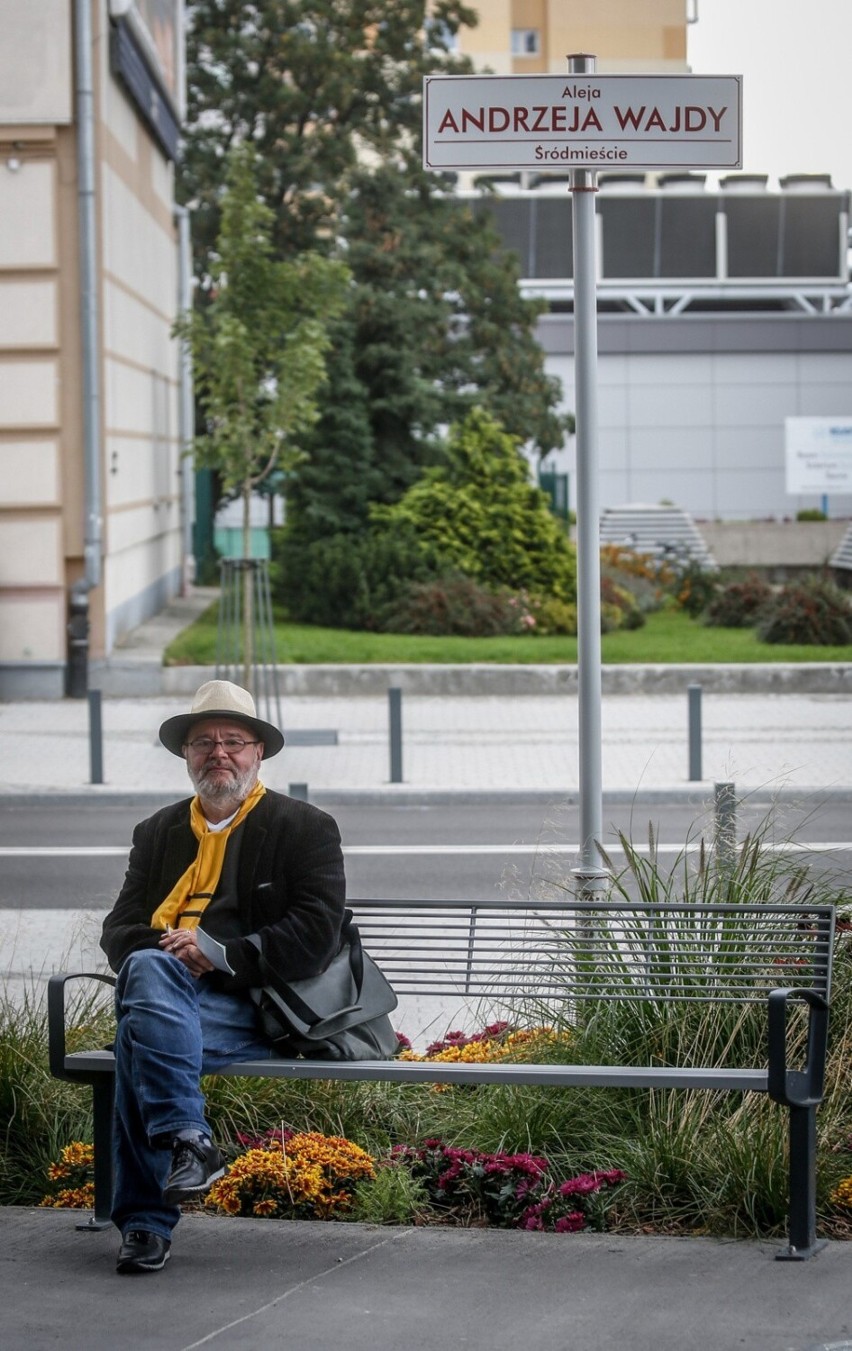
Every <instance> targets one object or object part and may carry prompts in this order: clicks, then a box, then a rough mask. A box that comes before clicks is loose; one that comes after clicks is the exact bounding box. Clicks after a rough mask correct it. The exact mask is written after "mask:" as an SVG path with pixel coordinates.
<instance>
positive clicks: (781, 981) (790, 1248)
mask: <svg viewBox="0 0 852 1351" xmlns="http://www.w3.org/2000/svg"><path fill="white" fill-rule="evenodd" d="M351 905H352V908H353V910H354V912H355V916H356V919H357V921H358V925H359V927H360V930H361V934H362V937H363V940H364V944H365V947H366V948H367V949H368V950H369V951H370V952H371V953H372V954H373V956H374V957H375V958H376V960H377V961H378V962H379V963H380V965H381V966H382V968H383V970H384V971H385V973H386V974H387V976H388V978H389V980H390V981H391V983H392V984H393V986H394V988H395V989H396V991H397V993H398V995H399V996H400V1012H401V1014H403V1016H404V1012H405V1008H406V1006H408V1007H412V1005H411V1001H414V1007H417V1006H418V1004H419V1005H420V1006H421V1008H425V1009H426V1011H427V1012H428V1013H429V1014H432V1013H433V1011H434V1010H435V1008H436V1007H437V1008H440V1009H441V1011H442V1013H443V1014H444V1016H445V1017H451V1018H453V1019H456V1020H459V1021H461V1020H462V1019H465V1018H466V1020H467V1023H468V1026H477V1027H481V1026H482V1025H483V1024H484V1023H485V1022H488V1021H491V1020H494V1019H497V1018H509V1019H510V1020H512V1021H515V1022H517V1023H521V1024H522V1025H525V1026H539V1025H546V1024H547V1023H548V1020H549V1019H551V1018H553V1017H554V1015H555V1014H556V1013H557V1011H558V1012H559V1015H560V1024H561V1025H566V1024H567V1025H569V1026H570V1025H571V1024H576V1023H579V1022H582V1020H583V1018H584V1017H585V1016H586V1015H587V1014H588V1013H589V1012H590V1011H591V1010H592V1009H593V1008H594V1007H595V1006H597V1007H598V1008H600V1007H601V1006H602V1005H604V1004H611V1003H613V1002H614V1001H632V1002H634V1003H645V1004H647V1005H653V1004H656V1003H659V1002H661V1001H664V1002H665V1003H666V1004H667V1005H672V1004H675V1005H678V1006H682V1007H683V1009H684V1011H686V1010H687V1008H688V1007H689V1006H694V1005H695V1004H696V1003H699V1004H703V1005H728V1006H736V1005H739V1006H743V1005H754V1004H757V1005H760V1006H765V1008H766V1034H767V1039H766V1056H765V1059H764V1058H763V1057H761V1061H762V1063H760V1064H747V1065H741V1064H736V1063H732V1064H729V1063H726V1064H721V1065H720V1064H712V1065H702V1064H700V1063H699V1064H676V1065H668V1064H648V1065H618V1064H597V1065H589V1064H552V1063H543V1064H507V1063H502V1062H497V1063H493V1062H492V1063H486V1064H465V1063H458V1062H455V1063H441V1062H421V1061H404V1060H390V1061H351V1062H328V1061H316V1060H285V1059H274V1060H264V1061H251V1062H243V1063H240V1064H235V1065H234V1066H232V1067H228V1068H227V1069H225V1070H223V1071H221V1072H222V1073H224V1074H229V1075H239V1076H244V1077H264V1078H266V1077H281V1078H288V1079H338V1080H381V1081H384V1082H391V1083H397V1084H424V1083H442V1084H485V1085H487V1084H539V1085H549V1086H551V1087H554V1088H570V1087H574V1086H578V1085H587V1086H598V1087H609V1088H647V1089H693V1090H695V1089H706V1090H709V1091H711V1092H737V1093H744V1092H753V1093H767V1094H768V1095H769V1097H770V1098H771V1099H772V1100H773V1101H775V1102H777V1103H779V1104H781V1105H782V1106H784V1107H786V1108H787V1109H788V1111H789V1142H790V1148H789V1216H788V1221H789V1223H788V1235H789V1243H788V1245H787V1246H786V1247H785V1248H784V1249H783V1250H782V1251H781V1252H779V1254H778V1256H779V1258H781V1259H786V1260H796V1261H800V1260H804V1259H806V1258H809V1257H811V1256H812V1255H813V1254H814V1253H815V1252H817V1251H818V1250H819V1248H821V1247H822V1246H823V1244H822V1243H821V1242H819V1241H818V1240H817V1237H816V1228H815V1226H816V1108H817V1106H818V1105H819V1103H820V1102H821V1100H822V1096H823V1080H824V1070H825V1058H826V1041H827V1030H828V1007H829V997H830V985H831V961H832V949H833V942H834V907H833V906H830V905H813V906H811V905H781V904H779V905H748V904H742V905H722V904H694V903H691V904H686V903H683V904H678V903H676V902H668V903H664V904H654V905H651V904H647V903H639V902H636V903H631V902H626V901H623V900H616V901H608V902H591V901H587V902H581V901H573V900H566V901H549V902H528V903H519V902H517V901H484V902H476V903H471V902H470V901H458V902H454V901H353V902H351ZM90 978H92V977H91V976H90V975H89V974H87V973H74V974H59V975H54V976H52V977H51V979H50V981H49V986H48V1025H49V1052H50V1068H51V1072H52V1073H53V1074H54V1075H55V1076H56V1077H57V1078H60V1079H67V1080H71V1081H73V1082H78V1083H85V1084H90V1085H91V1086H92V1091H93V1096H94V1146H95V1208H94V1215H93V1217H92V1219H90V1220H89V1221H88V1224H87V1225H82V1226H81V1227H84V1228H86V1227H89V1228H91V1227H98V1228H99V1227H101V1226H102V1225H104V1224H106V1223H108V1218H109V1208H110V1197H111V1190H112V1174H111V1137H112V1110H113V1086H114V1060H113V1055H112V1052H111V1051H108V1050H106V1051H105V1050H93V1051H73V1052H69V1051H68V1049H67V1046H66V1008H65V994H66V987H67V985H68V982H69V981H73V980H77V979H90ZM94 978H95V979H98V980H102V981H106V982H107V983H110V982H112V977H110V976H104V975H96V976H95V977H94ZM793 1010H796V1011H798V1015H797V1019H796V1031H795V1032H794V1031H793V1022H794V1019H793V1016H792V1012H793ZM734 1011H735V1010H734ZM788 1015H790V1016H789V1017H788ZM788 1024H789V1026H788ZM448 1025H458V1023H456V1024H452V1023H450V1024H448V1023H447V1022H446V1021H444V1022H443V1024H442V1026H443V1027H444V1028H446V1027H447V1026H448ZM569 1041H570V1038H569ZM730 1059H733V1057H731V1058H730ZM793 1060H795V1062H796V1067H795V1068H794V1067H793V1065H792V1063H790V1062H792V1061H793Z"/></svg>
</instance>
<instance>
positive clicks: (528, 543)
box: [373, 408, 576, 601]
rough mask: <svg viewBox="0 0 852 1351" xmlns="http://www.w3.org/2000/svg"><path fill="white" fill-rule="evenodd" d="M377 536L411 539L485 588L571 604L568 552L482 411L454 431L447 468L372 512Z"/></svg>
mask: <svg viewBox="0 0 852 1351" xmlns="http://www.w3.org/2000/svg"><path fill="white" fill-rule="evenodd" d="M373 521H374V524H375V526H376V527H377V528H378V529H379V530H383V529H384V530H391V531H393V532H399V533H402V532H406V531H413V532H414V533H415V534H416V537H417V539H418V541H419V542H420V544H421V547H422V548H423V549H424V551H428V552H429V553H430V554H431V555H433V556H434V557H436V558H437V559H438V560H439V561H440V563H441V564H442V565H443V566H444V567H452V568H455V569H457V570H458V571H459V572H462V573H464V574H465V575H466V576H468V577H473V578H475V579H476V580H477V581H479V582H481V583H482V584H483V585H485V586H488V587H491V588H500V587H508V588H510V589H512V590H515V591H517V590H519V589H524V590H527V591H529V592H530V593H532V594H535V595H539V596H544V597H556V598H557V599H559V600H562V601H573V600H574V599H575V594H576V559H575V553H574V548H573V545H572V544H571V543H570V542H569V540H568V539H567V537H566V536H565V534H564V533H563V531H562V530H561V528H560V526H559V523H558V522H557V520H556V518H555V517H554V516H553V514H552V513H551V511H550V509H549V507H548V499H547V496H546V495H545V494H544V493H543V492H542V491H541V490H540V489H539V488H536V487H534V486H533V484H532V483H530V481H529V474H528V470H527V464H526V461H525V459H524V457H523V455H522V453H521V451H520V450H519V448H518V444H517V441H516V440H515V439H514V438H513V437H511V436H509V435H508V434H507V433H506V432H505V431H504V430H503V428H502V427H501V426H500V424H499V423H498V422H495V420H494V419H493V418H492V417H490V416H489V414H488V413H486V412H485V411H484V410H483V409H481V408H477V409H474V410H473V411H472V412H470V413H469V414H468V415H467V417H466V418H465V420H464V422H463V423H461V424H460V425H459V426H456V427H453V428H452V429H451V432H450V437H449V441H448V445H447V460H446V463H445V464H443V465H439V466H436V467H435V468H433V469H429V470H427V471H426V473H425V474H423V476H422V477H421V478H420V479H419V480H418V481H417V483H415V484H414V485H413V486H412V487H411V488H409V490H408V492H407V493H406V494H405V496H404V497H402V498H401V499H400V501H399V502H396V503H395V504H394V505H392V506H386V507H376V508H374V511H373Z"/></svg>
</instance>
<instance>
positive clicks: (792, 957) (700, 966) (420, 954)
mask: <svg viewBox="0 0 852 1351" xmlns="http://www.w3.org/2000/svg"><path fill="white" fill-rule="evenodd" d="M350 905H351V906H352V909H353V911H354V913H355V918H356V920H357V923H358V927H359V929H360V932H361V936H362V939H363V942H364V946H365V948H366V949H367V951H368V952H370V953H371V954H372V956H373V957H375V959H376V961H377V962H378V963H379V965H380V966H381V967H382V969H383V971H384V972H385V974H386V976H387V977H388V979H389V980H390V982H391V984H392V985H393V986H394V988H395V989H396V990H397V993H399V994H400V995H403V994H404V995H448V996H455V997H458V996H464V997H473V998H482V999H485V1000H500V1001H507V1002H511V1003H519V1004H522V1003H524V1001H531V1002H532V1001H537V1000H542V999H544V1000H571V1001H574V1000H623V999H628V1000H654V999H665V1000H697V1001H701V1002H705V1001H707V1000H712V1001H714V1002H719V1001H721V1002H725V1003H751V1002H753V1001H757V1000H763V999H765V998H766V995H767V994H768V992H769V991H770V990H772V989H775V988H777V987H780V986H783V987H788V988H793V989H801V988H805V987H807V988H809V989H812V990H816V991H817V992H818V993H819V994H821V995H823V996H824V997H825V998H826V999H828V997H829V994H830V984H831V951H832V939H833V933H834V908H833V907H832V906H819V905H815V906H794V905H721V904H713V905H701V904H677V903H675V902H669V903H662V904H658V905H648V904H645V903H640V902H636V903H629V902H624V901H610V902H599V903H597V904H595V903H590V902H573V901H571V902H561V901H549V902H541V903H535V904H527V905H524V904H522V903H519V902H517V901H482V902H474V903H471V902H470V901H465V902H461V901H459V902H455V901H374V900H370V901H361V900H356V901H351V902H350Z"/></svg>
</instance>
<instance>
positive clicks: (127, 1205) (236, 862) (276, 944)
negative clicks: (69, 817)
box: [101, 680, 346, 1274]
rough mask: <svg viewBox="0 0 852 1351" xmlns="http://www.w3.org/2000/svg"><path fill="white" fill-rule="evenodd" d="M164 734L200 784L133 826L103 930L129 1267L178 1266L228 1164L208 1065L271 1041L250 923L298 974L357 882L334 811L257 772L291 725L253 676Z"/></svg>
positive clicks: (218, 690)
mask: <svg viewBox="0 0 852 1351" xmlns="http://www.w3.org/2000/svg"><path fill="white" fill-rule="evenodd" d="M160 740H161V741H162V743H163V745H164V746H165V747H166V748H167V750H170V751H171V752H172V754H173V755H180V756H182V757H183V758H184V759H185V760H186V766H187V770H188V772H189V777H190V779H191V781H192V784H193V787H194V788H195V792H196V795H195V797H193V798H191V799H190V798H186V799H184V800H183V801H182V802H178V803H176V804H174V805H173V806H170V807H165V808H163V810H162V811H159V812H156V813H155V814H154V815H153V816H151V817H149V818H148V820H146V821H142V822H141V824H139V825H138V826H137V827H136V829H135V830H134V832H133V847H132V849H131V853H130V859H129V862H128V867H127V873H126V876H125V879H124V885H123V886H122V888H121V892H120V894H119V896H118V899H117V901H116V902H115V905H114V907H113V909H112V910H111V912H110V913H109V915H108V916H107V918H106V920H105V922H104V927H103V935H102V938H101V946H102V948H103V950H104V952H105V953H106V955H107V959H108V960H109V964H110V966H111V967H112V969H113V970H114V971H115V972H116V973H117V975H118V980H117V983H116V992H115V993H116V1014H117V1019H118V1024H117V1030H116V1039H115V1061H116V1085H115V1088H116V1095H115V1103H116V1107H115V1110H116V1120H115V1160H114V1162H115V1188H114V1194H113V1208H112V1220H113V1223H114V1224H115V1225H116V1226H117V1228H118V1229H119V1230H120V1232H121V1235H122V1243H121V1248H120V1249H119V1254H118V1263H117V1270H118V1271H119V1272H121V1273H126V1274H129V1273H136V1272H147V1271H159V1270H160V1269H161V1268H162V1267H163V1266H164V1264H165V1262H166V1260H167V1259H168V1256H169V1249H170V1246H171V1234H172V1230H173V1229H174V1227H175V1225H176V1224H177V1222H178V1220H179V1219H180V1202H181V1201H186V1200H191V1199H194V1198H196V1197H199V1196H202V1195H203V1194H204V1193H205V1192H206V1191H207V1190H208V1189H209V1187H210V1186H211V1184H212V1183H213V1181H214V1180H215V1179H216V1178H218V1177H221V1175H222V1172H223V1171H224V1170H223V1165H222V1156H221V1154H220V1153H219V1150H218V1149H217V1147H216V1145H215V1144H214V1143H213V1141H212V1139H211V1130H210V1127H209V1125H208V1123H207V1120H206V1118H205V1102H204V1097H203V1095H202V1092H201V1088H200V1083H199V1080H200V1077H201V1075H202V1074H204V1073H208V1072H213V1071H214V1070H216V1069H217V1068H220V1067H221V1066H223V1065H226V1064H228V1063H231V1062H234V1061H241V1060H255V1059H258V1058H262V1057H266V1056H269V1055H271V1054H272V1051H271V1049H270V1047H269V1045H268V1043H266V1042H265V1041H264V1040H263V1038H262V1036H261V1035H260V1033H259V1032H258V1030H257V1028H256V1025H255V1009H254V1005H253V1004H252V1002H251V1000H250V998H249V990H250V988H251V987H252V986H257V985H261V984H262V983H263V981H262V978H261V975H260V970H259V966H258V963H259V961H260V960H261V953H260V952H259V951H258V949H257V948H256V947H255V946H254V945H253V944H252V943H251V942H250V941H249V938H248V935H253V936H256V937H257V938H258V939H259V940H260V943H261V949H262V956H263V958H265V959H266V960H267V961H268V962H269V963H270V964H271V965H272V966H274V968H275V969H276V971H277V972H280V973H281V975H282V977H283V978H284V979H298V978H302V977H306V976H311V975H316V974H317V973H319V972H320V971H321V970H323V969H324V967H325V966H326V965H327V963H328V962H329V960H330V959H331V958H332V957H333V956H334V954H335V953H336V952H337V949H338V946H339V942H340V928H341V923H342V920H343V912H344V901H345V889H346V888H345V880H344V873H343V854H342V851H341V847H340V832H339V831H338V828H337V825H336V823H335V822H334V820H332V818H331V817H330V816H328V815H327V814H326V813H325V812H321V811H320V810H319V809H318V808H316V807H312V806H309V805H308V803H306V802H301V801H297V800H295V799H293V798H288V797H285V796H283V795H281V794H279V793H274V792H271V791H267V789H266V788H265V787H264V785H263V784H262V783H261V782H260V781H259V779H258V771H259V768H260V762H261V760H264V759H269V758H270V756H273V755H277V754H278V752H279V751H280V750H281V747H282V746H283V744H284V737H283V736H282V734H281V732H280V731H279V730H278V728H277V727H274V726H273V725H272V724H271V723H268V722H264V721H262V720H261V719H260V718H258V717H257V716H256V713H255V705H254V700H253V699H252V697H251V695H250V694H249V693H248V691H246V690H244V689H241V688H240V687H239V686H238V685H234V684H231V683H230V682H229V681H226V680H211V681H208V682H207V683H206V684H204V685H202V686H201V687H200V688H199V690H198V691H197V693H196V695H195V698H194V700H193V703H192V707H191V709H190V711H189V713H188V714H181V715H179V716H177V717H172V718H167V719H166V721H165V722H164V723H163V725H162V726H161V728H160ZM202 919H203V924H204V927H203V930H202V931H201V933H199V928H198V926H199V923H200V921H201V920H202ZM210 939H212V940H215V942H213V943H211V942H210V941H209V940H210ZM199 944H202V946H203V947H204V948H205V951H202V947H201V946H199ZM217 944H218V946H217Z"/></svg>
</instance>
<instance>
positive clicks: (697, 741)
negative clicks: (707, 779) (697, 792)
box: [686, 685, 701, 782]
mask: <svg viewBox="0 0 852 1351" xmlns="http://www.w3.org/2000/svg"><path fill="white" fill-rule="evenodd" d="M686 692H687V696H688V699H689V778H690V782H695V781H696V780H697V779H700V778H701V686H700V685H689V686H687V691H686Z"/></svg>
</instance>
